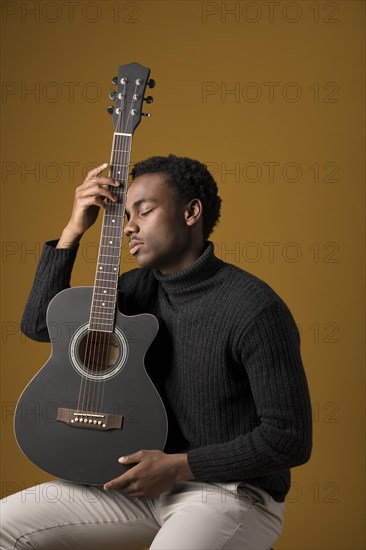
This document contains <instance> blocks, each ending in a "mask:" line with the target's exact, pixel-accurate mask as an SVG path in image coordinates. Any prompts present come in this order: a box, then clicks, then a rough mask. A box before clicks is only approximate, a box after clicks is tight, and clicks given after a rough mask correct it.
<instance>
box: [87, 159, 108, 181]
mask: <svg viewBox="0 0 366 550" xmlns="http://www.w3.org/2000/svg"><path fill="white" fill-rule="evenodd" d="M107 166H108V162H103V164H100V165H99V166H97V167H96V168H93V170H90V172H88V175H87V179H92V178H95V177H96V176H98V175H99V174H100V173H101V172H103V170H105V169H106V168H107Z"/></svg>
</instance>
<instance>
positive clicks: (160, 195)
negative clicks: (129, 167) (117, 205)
mask: <svg viewBox="0 0 366 550" xmlns="http://www.w3.org/2000/svg"><path fill="white" fill-rule="evenodd" d="M184 213H185V205H184V204H183V203H182V202H181V201H179V200H178V199H177V198H176V197H175V193H174V190H173V189H171V187H169V185H168V184H167V183H166V182H165V180H164V175H163V174H160V173H154V174H144V175H142V176H139V177H137V178H136V179H135V180H133V182H132V183H131V185H130V187H129V188H128V192H127V199H126V217H127V220H128V221H127V222H126V223H125V226H124V233H125V235H126V236H128V237H129V239H130V242H129V246H130V253H131V254H132V255H133V256H134V257H135V258H136V259H137V262H138V264H139V265H140V267H149V268H152V267H155V268H156V269H159V270H160V271H161V272H162V273H172V272H174V271H177V270H179V269H181V268H182V266H181V264H182V259H183V258H184V257H185V256H186V254H187V252H189V246H190V244H189V243H190V240H189V231H188V226H187V224H186V223H185V215H184Z"/></svg>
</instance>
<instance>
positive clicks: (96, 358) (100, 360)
mask: <svg viewBox="0 0 366 550" xmlns="http://www.w3.org/2000/svg"><path fill="white" fill-rule="evenodd" d="M134 93H136V87H135V90H134ZM124 97H125V95H123V96H122V102H124ZM122 113H123V108H122V109H121V112H120V114H119V119H118V121H117V125H116V126H117V129H119V130H120V129H121V120H122V116H121V115H122ZM126 126H127V127H126V133H127V130H128V129H130V127H131V113H129V114H128V117H127V124H126ZM120 137H121V138H122V140H120V139H119V138H120ZM131 137H132V136H131ZM115 138H117V139H115ZM124 138H125V136H116V135H115V136H114V143H113V149H114V151H113V150H112V155H111V156H112V158H113V153H114V154H115V150H117V156H116V159H117V163H115V164H117V165H118V166H120V171H121V170H122V171H124V170H125V171H126V174H123V177H122V178H121V179H122V182H121V183H123V189H122V195H124V199H125V197H126V192H127V183H128V168H129V164H130V163H129V160H130V159H129V155H130V150H131V147H129V148H127V150H128V153H127V154H126V152H125V146H126V145H128V138H127V136H126V138H127V139H124ZM130 139H131V138H130ZM120 142H121V143H120ZM119 151H120V152H119ZM124 156H125V157H126V159H125V160H126V161H127V162H126V163H122V162H121V160H124V158H123V157H124ZM111 164H112V161H111ZM113 171H115V166H113V165H112V168H111V173H110V176H111V175H112V172H113ZM115 175H117V174H115ZM115 179H117V178H115ZM119 190H120V188H119ZM118 202H119V201H118ZM107 203H109V200H108V199H107ZM122 204H123V208H124V206H125V200H123V201H122ZM111 206H112V207H113V209H117V211H118V203H111ZM111 210H112V209H111V208H108V210H107V213H108V214H109V215H110V216H113V212H112V211H111ZM120 210H122V209H120ZM116 215H117V216H120V215H119V214H116ZM107 221H109V220H107ZM115 227H116V229H114V230H113V231H115V232H118V231H119V228H118V224H116V226H115ZM110 229H111V228H109V230H110ZM121 229H122V231H123V220H122V227H121ZM122 236H123V234H122V232H121V236H120V239H121V243H122ZM106 238H108V237H106V236H105V235H103V232H102V235H101V241H102V239H104V240H105V239H106ZM115 238H116V235H115V234H114V235H113V239H115ZM113 242H115V241H113ZM121 243H120V244H121ZM102 244H103V246H105V244H104V243H102V242H101V246H102ZM120 248H121V247H120ZM100 249H101V248H100ZM119 254H120V253H119ZM112 261H113V259H112ZM103 263H104V262H103ZM106 265H107V263H106ZM99 267H100V266H99ZM108 267H110V265H109V266H108ZM117 269H118V266H117ZM100 271H101V270H99V269H97V273H98V272H99V273H100ZM97 273H96V279H95V285H94V292H93V299H92V303H93V304H95V301H94V297H95V296H94V295H95V289H96V282H97ZM106 275H107V280H106V282H107V283H112V286H115V285H116V281H113V278H112V277H113V272H111V273H108V269H107V273H105V272H104V277H106ZM117 277H118V271H117ZM106 286H108V289H109V285H106ZM117 290H118V279H117V288H115V297H114V300H115V304H114V305H115V307H116V305H117ZM101 307H102V306H100V305H99V306H98V309H100V308H101ZM94 314H95V315H96V317H97V323H96V324H98V321H99V319H98V317H100V314H99V315H98V312H97V311H96V310H94ZM114 314H115V312H114ZM102 321H103V319H102ZM104 321H105V320H104ZM93 322H94V321H93ZM101 324H102V323H101ZM92 333H93V334H92ZM106 335H107V337H106ZM112 336H113V332H108V333H105V332H102V331H90V330H89V331H88V336H87V341H86V345H85V354H84V357H85V358H86V359H84V365H85V367H86V368H87V369H88V370H90V359H91V367H92V369H91V370H92V373H93V374H94V375H95V378H96V380H92V381H91V382H89V383H88V379H87V380H86V383H84V392H83V406H82V410H86V409H87V408H90V393H91V388H92V390H93V400H94V399H95V386H96V384H97V388H98V390H97V399H96V403H95V409H96V411H98V410H99V408H100V412H101V411H102V406H103V401H104V389H105V379H103V381H102V382H99V383H98V381H97V378H98V376H99V375H100V374H102V375H103V370H107V369H104V366H105V365H104V362H107V360H108V358H109V350H110V346H111V339H112ZM96 350H97V353H96ZM91 355H92V356H93V357H92V358H91ZM120 359H121V358H120V357H119V356H118V355H117V361H118V360H120ZM112 360H113V357H112ZM98 366H99V368H98ZM94 367H95V368H94ZM112 367H113V364H112ZM82 385H83V377H82V384H81V387H80V392H79V401H78V411H79V410H80V408H79V407H80V394H81V389H82ZM88 386H89V387H88ZM87 387H88V401H87V404H86V403H85V395H86V389H87ZM100 388H102V390H101V393H102V397H101V400H100ZM99 403H100V407H99V405H98V404H99ZM92 404H94V403H92Z"/></svg>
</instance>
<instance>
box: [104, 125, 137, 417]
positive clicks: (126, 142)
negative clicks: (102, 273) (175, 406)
mask: <svg viewBox="0 0 366 550" xmlns="http://www.w3.org/2000/svg"><path fill="white" fill-rule="evenodd" d="M127 129H128V128H127ZM120 137H121V138H122V139H119V140H118V141H119V142H120V143H121V145H120V148H121V149H120V150H121V153H120V154H119V158H118V165H119V167H120V171H121V172H122V178H121V180H122V181H121V183H122V192H121V199H122V200H121V204H122V207H119V212H118V215H119V216H120V217H121V219H120V223H121V230H120V231H118V237H119V243H118V244H119V256H120V255H121V252H122V251H121V248H122V242H123V218H124V209H125V201H126V193H127V179H128V167H129V162H128V161H129V153H126V152H125V150H126V148H127V150H128V149H129V148H130V144H131V138H128V137H127V136H120ZM115 238H116V237H115ZM119 266H120V262H119V263H118V265H117V269H119ZM115 292H116V294H115V310H114V314H115V315H116V314H117V312H116V308H117V307H118V299H117V298H118V279H117V288H116V290H115ZM117 342H118V340H117ZM117 345H118V344H117ZM121 359H122V358H121V357H120V356H119V355H118V356H117V361H118V360H121ZM101 389H102V391H101V394H102V395H101V402H100V406H101V408H102V407H103V402H104V393H105V382H103V383H102V385H101Z"/></svg>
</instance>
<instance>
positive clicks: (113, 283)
mask: <svg viewBox="0 0 366 550" xmlns="http://www.w3.org/2000/svg"><path fill="white" fill-rule="evenodd" d="M111 275H115V273H111ZM117 279H118V277H117ZM100 281H103V282H105V283H111V284H112V285H114V286H115V283H116V281H112V280H111V279H101V278H99V277H98V275H97V281H96V282H97V283H99V282H100ZM105 286H106V285H105ZM114 286H112V287H109V288H114Z"/></svg>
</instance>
